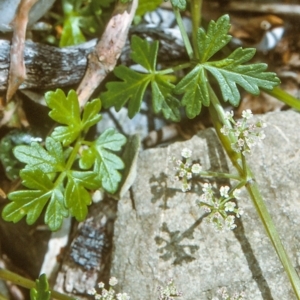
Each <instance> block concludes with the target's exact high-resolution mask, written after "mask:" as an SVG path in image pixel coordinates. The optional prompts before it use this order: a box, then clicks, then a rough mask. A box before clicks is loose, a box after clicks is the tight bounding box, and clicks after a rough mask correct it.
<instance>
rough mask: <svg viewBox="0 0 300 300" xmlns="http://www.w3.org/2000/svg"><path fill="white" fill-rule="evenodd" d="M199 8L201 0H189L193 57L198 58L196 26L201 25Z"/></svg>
mask: <svg viewBox="0 0 300 300" xmlns="http://www.w3.org/2000/svg"><path fill="white" fill-rule="evenodd" d="M201 8H202V0H191V14H192V27H193V31H192V43H193V47H194V51H195V57H196V58H199V53H198V46H197V33H198V28H199V27H200V26H201Z"/></svg>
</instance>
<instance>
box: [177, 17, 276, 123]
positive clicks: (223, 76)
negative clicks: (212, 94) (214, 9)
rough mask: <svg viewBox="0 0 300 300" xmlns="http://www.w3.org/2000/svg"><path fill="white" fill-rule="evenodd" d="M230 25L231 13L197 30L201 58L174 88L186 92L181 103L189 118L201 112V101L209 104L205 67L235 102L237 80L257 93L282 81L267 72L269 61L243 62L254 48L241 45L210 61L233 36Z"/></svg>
mask: <svg viewBox="0 0 300 300" xmlns="http://www.w3.org/2000/svg"><path fill="white" fill-rule="evenodd" d="M229 28H230V24H229V17H228V15H224V16H222V17H220V18H219V19H218V20H217V21H216V22H214V21H211V22H210V23H209V26H208V29H207V32H205V31H204V29H202V28H200V29H199V30H198V36H197V38H198V51H199V62H198V63H197V64H196V66H195V67H194V68H193V69H192V70H191V71H190V72H189V73H188V74H187V75H186V76H185V77H184V78H183V79H182V80H181V81H180V82H179V83H178V84H177V86H176V88H175V90H174V91H175V93H178V94H184V95H183V98H182V104H183V105H184V106H185V107H186V114H187V116H188V117H189V118H194V117H195V116H197V115H198V114H199V113H200V111H201V106H202V104H203V105H205V106H209V104H210V99H209V93H208V78H207V74H206V71H208V72H210V73H211V74H212V75H213V76H214V77H215V79H216V80H217V82H218V83H219V86H220V89H221V92H222V95H223V99H224V100H225V101H229V102H230V104H232V105H234V106H237V105H238V104H239V101H240V93H239V90H238V88H237V84H238V85H240V86H241V87H243V88H244V89H245V90H246V91H248V92H249V93H252V94H254V95H257V94H259V88H263V89H267V90H272V89H273V88H274V87H275V86H276V85H278V84H279V83H280V80H279V79H278V77H277V76H276V74H275V73H271V72H264V71H265V70H266V68H267V65H266V64H263V63H258V64H250V65H242V64H243V63H245V62H248V61H249V60H250V59H251V58H252V57H253V56H254V54H255V49H242V48H238V49H236V50H235V51H234V52H233V53H231V54H230V55H229V56H228V57H227V58H225V59H222V60H220V61H211V62H209V61H208V59H210V58H211V57H212V56H213V55H214V54H215V53H217V52H218V51H219V50H220V49H222V48H223V47H224V46H225V45H226V44H227V43H228V42H229V40H230V36H229V35H227V32H228V30H229Z"/></svg>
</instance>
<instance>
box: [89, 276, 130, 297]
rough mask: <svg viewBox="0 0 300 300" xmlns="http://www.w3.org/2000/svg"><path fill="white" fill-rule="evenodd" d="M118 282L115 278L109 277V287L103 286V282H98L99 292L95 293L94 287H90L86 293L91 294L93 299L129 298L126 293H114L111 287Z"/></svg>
mask: <svg viewBox="0 0 300 300" xmlns="http://www.w3.org/2000/svg"><path fill="white" fill-rule="evenodd" d="M117 283H118V280H117V278H115V277H111V278H110V280H109V285H110V287H109V289H108V290H107V289H105V288H104V283H103V282H99V284H98V288H99V289H101V293H97V291H96V289H94V288H93V289H91V290H90V291H89V292H88V293H89V295H93V296H94V298H95V300H130V297H129V296H128V295H127V294H126V293H118V294H116V292H115V290H114V289H113V288H112V287H113V286H115V285H116V284H117Z"/></svg>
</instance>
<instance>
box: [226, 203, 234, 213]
mask: <svg viewBox="0 0 300 300" xmlns="http://www.w3.org/2000/svg"><path fill="white" fill-rule="evenodd" d="M235 206H236V204H235V203H234V202H233V201H229V202H226V203H225V211H234V209H235Z"/></svg>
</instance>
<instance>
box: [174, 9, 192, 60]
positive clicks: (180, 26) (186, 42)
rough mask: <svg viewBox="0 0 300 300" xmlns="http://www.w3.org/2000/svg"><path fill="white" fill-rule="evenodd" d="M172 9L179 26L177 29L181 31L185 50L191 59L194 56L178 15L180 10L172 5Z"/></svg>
mask: <svg viewBox="0 0 300 300" xmlns="http://www.w3.org/2000/svg"><path fill="white" fill-rule="evenodd" d="M173 10H174V14H175V18H176V21H177V24H178V27H179V30H180V33H181V36H182V39H183V43H184V46H185V49H186V51H187V54H188V56H189V58H190V59H191V60H192V59H193V58H194V51H193V48H192V45H191V43H190V40H189V37H188V35H187V33H186V30H185V28H184V25H183V22H182V18H181V15H180V11H179V9H178V8H174V7H173Z"/></svg>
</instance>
